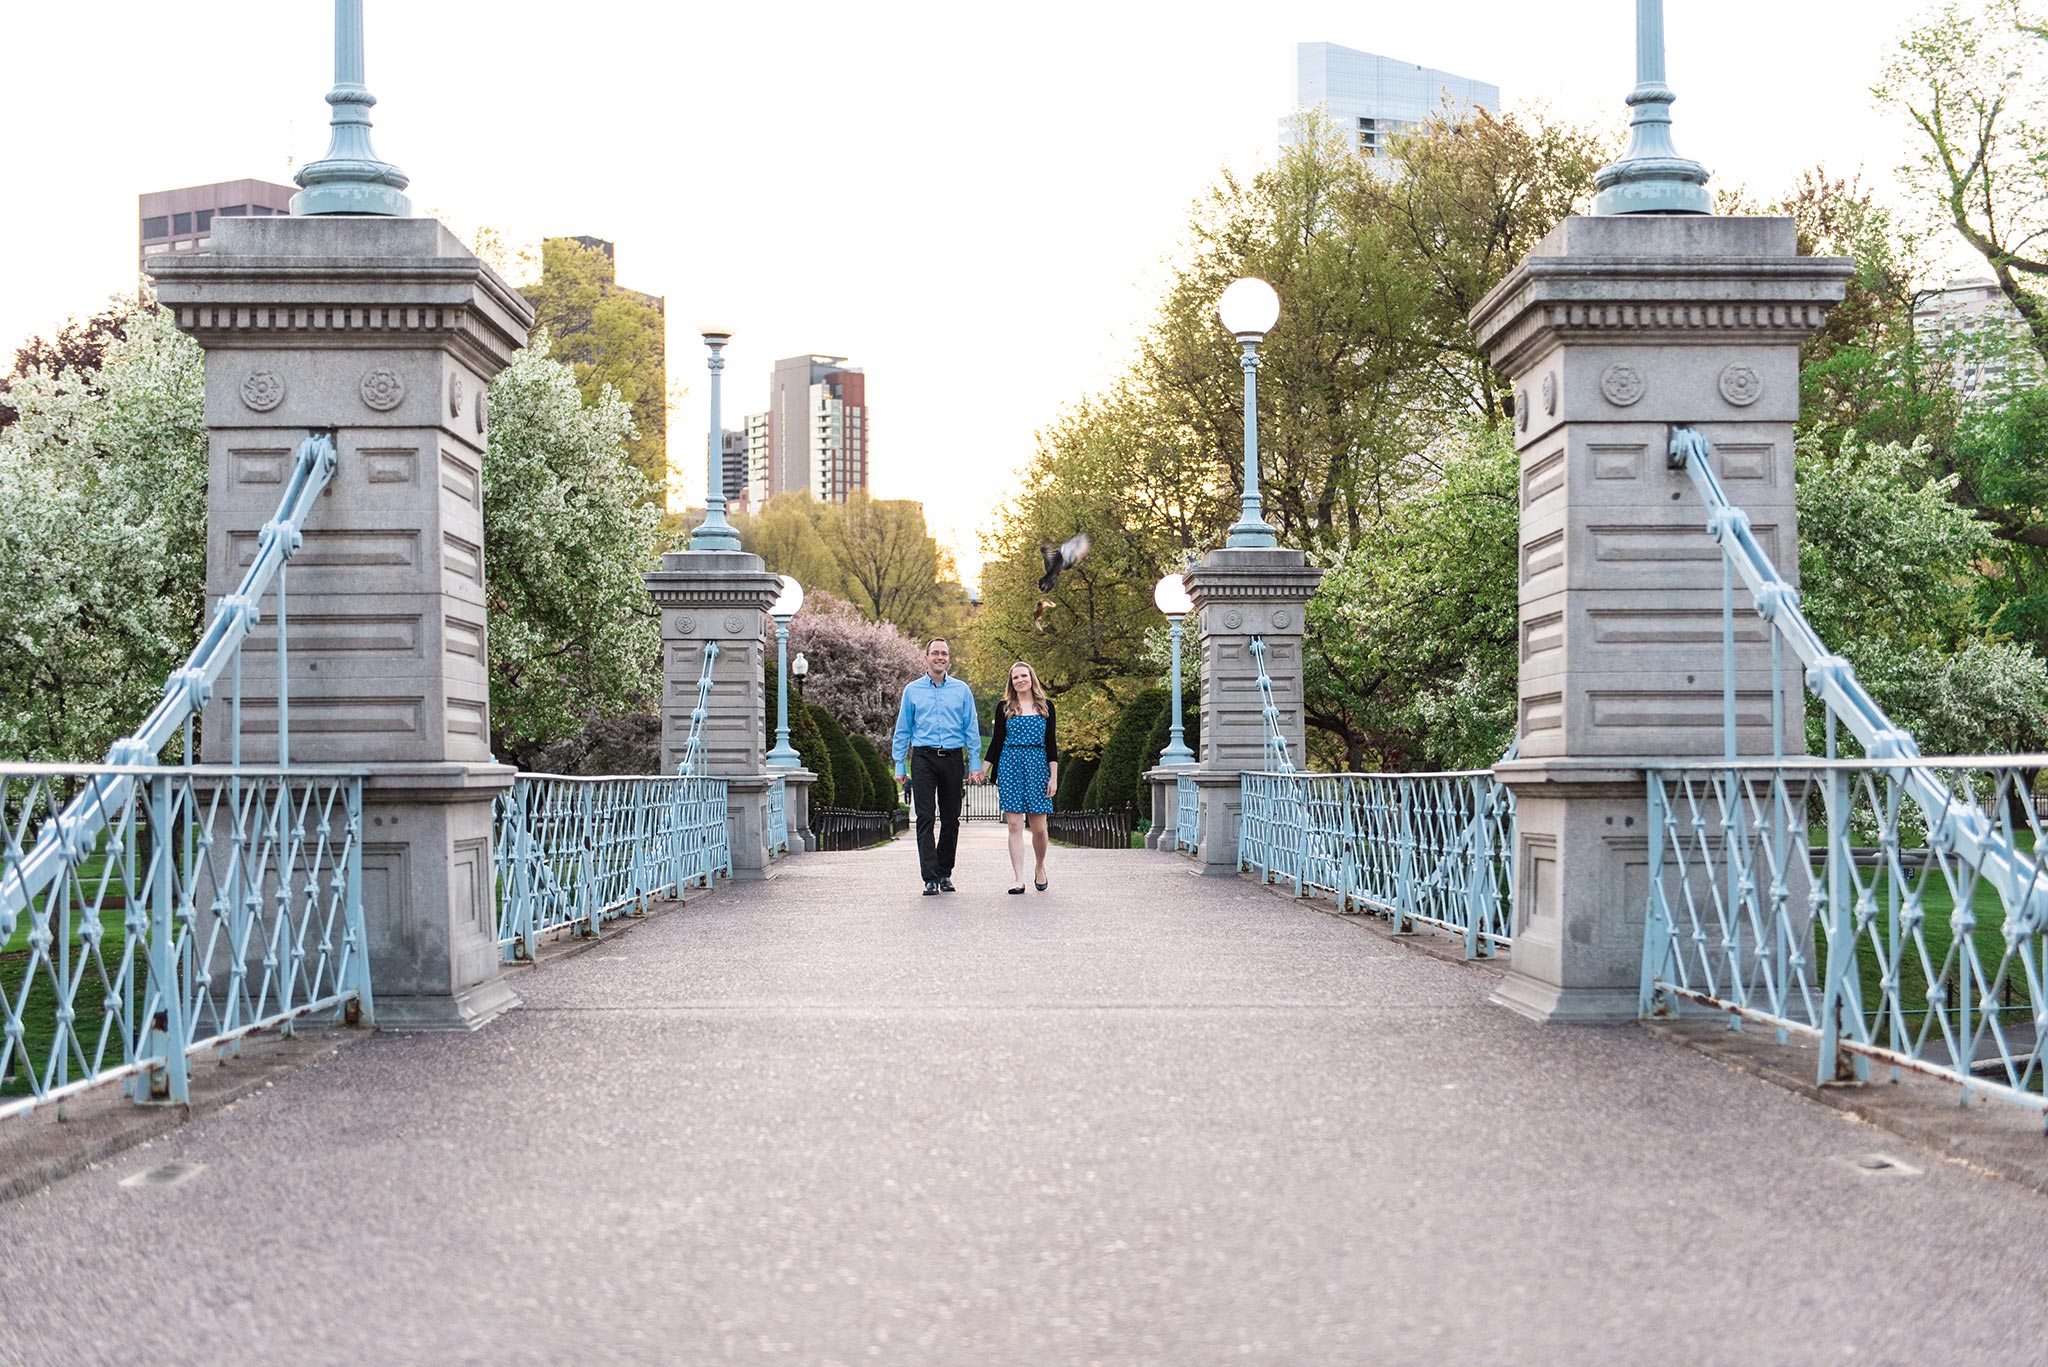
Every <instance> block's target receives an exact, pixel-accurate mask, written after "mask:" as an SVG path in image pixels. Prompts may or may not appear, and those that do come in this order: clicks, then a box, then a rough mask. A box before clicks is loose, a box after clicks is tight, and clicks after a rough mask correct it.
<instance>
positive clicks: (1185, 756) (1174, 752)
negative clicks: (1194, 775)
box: [1159, 744, 1195, 769]
mask: <svg viewBox="0 0 2048 1367" xmlns="http://www.w3.org/2000/svg"><path fill="white" fill-rule="evenodd" d="M1194 762H1195V752H1194V751H1192V750H1190V749H1188V747H1187V746H1186V745H1185V744H1182V745H1169V746H1167V747H1166V748H1165V749H1164V750H1161V751H1160V752H1159V767H1160V768H1162V769H1171V768H1172V767H1173V766H1175V765H1176V764H1193V763H1194Z"/></svg>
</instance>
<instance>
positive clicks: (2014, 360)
mask: <svg viewBox="0 0 2048 1367" xmlns="http://www.w3.org/2000/svg"><path fill="white" fill-rule="evenodd" d="M1913 330H1914V331H1915V332H1916V333H1918V334H1919V335H1920V338H1921V340H1922V341H1923V342H1924V343H1926V344H1927V345H1928V346H1949V347H1953V348H1954V356H1953V359H1952V361H1951V366H1952V369H1953V373H1952V376H1951V379H1952V381H1953V383H1954V385H1955V387H1956V391H1957V392H1958V393H1960V394H1962V395H1963V396H1964V397H1966V398H1974V397H1977V396H1978V395H1987V396H1988V395H1994V394H1997V393H1999V392H2001V391H2003V390H2004V389H2005V387H2006V384H2007V382H2008V381H2010V380H2014V379H2018V378H2020V376H2021V374H2022V373H2023V374H2024V375H2025V377H2026V378H2027V379H2029V380H2032V379H2035V378H2037V377H2038V376H2039V375H2040V373H2041V369H2042V366H2041V357H2040V354H2039V353H2038V352H2036V351H2034V350H2033V348H2032V347H2030V346H2028V345H2027V323H2026V320H2025V319H2024V318H2022V317H2021V316H2020V311H2019V310H2018V309H2016V308H2014V307H2013V304H2012V301H2011V300H2010V299H2008V298H2006V297H2005V291H2003V290H2001V289H2000V288H1999V287H1998V282H1997V281H1996V280H1992V279H1989V278H1975V279H1969V280H1954V281H1950V282H1949V283H1948V284H1946V285H1944V286H1942V287H1941V288H1940V289H1938V290H1927V291H1925V292H1923V293H1922V294H1921V295H1920V296H1919V299H1918V302H1916V303H1915V304H1914V306H1913Z"/></svg>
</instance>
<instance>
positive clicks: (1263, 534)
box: [1223, 521, 1280, 549]
mask: <svg viewBox="0 0 2048 1367" xmlns="http://www.w3.org/2000/svg"><path fill="white" fill-rule="evenodd" d="M1223 544H1224V545H1226V546H1251V547H1255V548H1259V549H1264V548H1266V547H1270V546H1277V545H1279V544H1280V533H1279V532H1278V531H1276V530H1275V529H1274V528H1272V527H1269V526H1267V525H1266V523H1264V522H1263V521H1260V522H1237V523H1233V524H1232V525H1231V528H1230V534H1229V536H1228V538H1227V539H1226V540H1225V541H1224V543H1223Z"/></svg>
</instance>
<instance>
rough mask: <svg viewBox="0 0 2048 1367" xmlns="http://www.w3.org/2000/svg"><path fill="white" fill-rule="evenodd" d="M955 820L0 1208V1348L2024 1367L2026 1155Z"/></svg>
mask: <svg viewBox="0 0 2048 1367" xmlns="http://www.w3.org/2000/svg"><path fill="white" fill-rule="evenodd" d="M999 839H1000V837H999V836H998V835H997V834H996V833H994V832H989V831H980V832H974V833H972V834H971V835H970V837H969V839H968V841H967V842H966V846H965V849H964V851H963V860H962V869H961V882H962V884H963V888H964V890H963V891H962V892H960V893H958V894H956V895H954V896H951V897H943V898H925V897H920V896H918V895H917V885H916V878H915V855H914V851H913V850H912V849H911V848H910V847H909V844H908V842H907V841H903V840H899V841H898V842H896V843H895V844H894V845H892V846H890V847H889V848H887V849H885V850H881V851H875V852H869V853H864V854H842V855H813V856H807V857H805V858H802V859H800V860H798V861H796V862H794V863H793V864H792V865H790V866H789V868H788V872H787V875H786V876H785V877H783V878H781V879H779V880H778V881H776V882H775V883H773V884H771V885H766V886H747V887H740V888H737V889H732V890H726V891H721V892H719V893H718V894H717V896H715V897H713V898H710V899H707V900H706V901H704V902H703V903H701V904H698V905H693V906H691V907H689V908H688V909H686V910H685V911H683V912H682V913H681V914H679V915H667V916H661V917H657V918H654V919H652V920H650V921H649V922H647V923H645V924H642V925H640V926H637V927H635V928H634V929H632V930H630V931H628V932H627V933H625V934H623V935H621V936H619V937H617V938H616V939H614V940H611V941H608V942H606V943H603V944H600V945H598V946H596V947H594V948H592V949H590V950H589V951H588V952H585V953H583V954H581V955H579V956H576V957H573V958H570V959H566V960H563V961H558V962H554V963H551V964H548V965H546V966H545V967H543V968H542V969H540V970H538V971H535V972H530V973H526V974H524V975H523V976H521V977H520V978H519V980H518V987H519V991H520V992H521V993H522V994H523V996H524V997H525V999H526V1003H527V1005H526V1008H525V1009H524V1010H522V1011H519V1012H516V1013H514V1014H513V1015H511V1016H509V1017H507V1018H505V1019H504V1020H501V1021H500V1022H498V1023H497V1024H495V1025H493V1026H492V1027H491V1028H490V1029H489V1030H488V1031H487V1032H485V1033H483V1034H481V1035H478V1036H473V1037H470V1038H465V1039H455V1038H445V1037H417V1036H416V1037H409V1038H408V1037H394V1036H385V1037H378V1038H374V1039H371V1040H369V1041H367V1042H365V1043H363V1044H361V1045H359V1046H357V1047H354V1048H351V1049H347V1050H344V1051H343V1052H342V1053H341V1054H340V1056H338V1057H337V1058H335V1059H333V1060H332V1061H330V1062H327V1063H324V1064H321V1065H318V1066H315V1067H312V1068H309V1069H307V1070H305V1071H303V1072H301V1073H299V1074H297V1075H295V1076H292V1077H290V1078H289V1079H287V1080H286V1081H284V1082H281V1083H279V1084H278V1085H277V1086H276V1087H274V1088H272V1089H270V1090H267V1091H263V1092H260V1093H259V1094H257V1095H256V1096H255V1097H253V1098H250V1099H248V1100H245V1101H243V1102H240V1103H238V1104H237V1105H235V1106H234V1107H232V1108H230V1109H228V1110H226V1111H222V1112H219V1113H215V1114H212V1115H208V1116H205V1117H203V1118H201V1119H199V1120H197V1121H195V1122H194V1123H193V1124H191V1125H189V1126H187V1127H185V1128H183V1129H182V1130H180V1131H178V1132H177V1133H176V1134H175V1135H174V1136H173V1137H171V1138H170V1139H168V1140H166V1141H162V1142H159V1143H157V1144H156V1145H154V1146H153V1147H152V1148H151V1149H150V1150H149V1151H148V1152H147V1153H142V1152H131V1153H129V1154H126V1155H123V1157H122V1158H121V1159H120V1160H117V1161H116V1162H114V1163H111V1164H109V1165H107V1166H106V1167H104V1168H101V1169H99V1170H95V1171H89V1172H85V1173H81V1174H79V1175H77V1176H74V1177H71V1178H69V1179H67V1180H65V1181H63V1182H61V1183H59V1184H57V1185H56V1186H54V1187H52V1188H50V1189H48V1190H45V1191H43V1192H41V1193H38V1194H36V1195H32V1196H29V1197H27V1198H24V1199H22V1200H20V1201H16V1202H13V1203H11V1204H9V1205H6V1206H4V1207H0V1252H4V1267H0V1301H4V1309H0V1363H22V1364H36V1365H37V1367H53V1365H54V1364H64V1363H84V1362H95V1363H96V1362H144V1361H147V1362H151V1363H155V1364H166V1365H167V1364H176V1363H193V1364H201V1363H203V1364H235V1363H265V1364H276V1363H301V1362H304V1363H328V1362H332V1363H343V1362H346V1363H351V1364H361V1363H433V1364H443V1363H471V1362H475V1363H485V1362H488V1363H550V1364H582V1363H629V1364H639V1363H650V1364H651V1363H684V1364H696V1363H713V1362H716V1363H726V1362H743V1363H753V1362H795V1363H848V1364H850V1363H863V1362H887V1363H915V1364H927V1363H929V1364H983V1363H988V1364H1066V1363H1076V1364H1079V1363H1118V1364H1124V1363H1171V1364H1176V1367H1181V1365H1185V1364H1204V1363H1225V1362H1228V1363H1272V1364H1311V1363H1338V1362H1345V1363H1352V1362H1357V1363H1363V1362H1403V1363H1432V1364H1438V1363H1509V1362H1513V1363H1559V1364H1582V1363H1606V1362H1613V1363H1631V1364H1634V1363H1642V1362H1650V1361H1656V1362H1677V1363H1731V1364H1733V1363H1741V1364H1754V1363H1808V1362H1812V1363H1822V1362H1827V1363H1833V1362H1853V1363H1902V1364H1903V1363H1915V1364H1917V1363H1928V1362H1943V1363H1977V1362H1982V1363H2003V1364H2010V1363H2019V1362H2026V1361H2038V1360H2040V1355H2041V1352H2042V1348H2041V1344H2042V1343H2043V1341H2044V1340H2043V1330H2044V1329H2048V1302H2044V1300H2043V1298H2042V1296H2041V1295H2040V1288H2041V1284H2042V1267H2043V1265H2044V1264H2043V1258H2042V1253H2043V1250H2044V1247H2048V1241H2044V1238H2043V1229H2044V1218H2048V1202H2044V1200H2043V1198H2041V1197H2039V1196H2036V1195H2035V1194H2033V1193H2032V1192H2030V1191H2027V1190H2025V1189H2024V1188H2022V1187H2019V1186H2017V1185H2014V1184H2011V1183H2007V1182H2003V1181H2000V1180H1997V1179H1995V1178H1991V1177H1986V1176H1982V1175H1979V1174H1977V1173H1975V1172H1972V1171H1970V1170H1967V1169H1964V1168H1962V1167H1959V1166H1955V1165H1951V1164H1946V1163H1942V1162H1940V1161H1937V1160H1933V1159H1931V1158H1929V1157H1928V1156H1927V1155H1925V1154H1924V1153H1921V1152H1920V1151H1917V1150H1913V1149H1911V1148H1910V1147H1909V1146H1905V1147H1902V1141H1899V1140H1897V1139H1892V1138H1890V1137H1889V1136H1884V1135H1882V1134H1881V1133H1880V1132H1877V1131H1873V1130H1871V1129H1869V1128H1867V1127H1864V1126H1860V1125H1857V1124H1855V1123H1854V1122H1851V1121H1849V1120H1847V1119H1845V1118H1844V1117H1843V1116H1842V1115H1840V1114H1838V1113H1836V1112H1833V1111H1830V1110H1827V1109H1824V1108H1822V1107H1820V1106H1817V1105H1815V1104H1813V1103H1812V1102H1810V1101H1807V1100H1805V1099H1802V1098H1799V1097H1796V1096H1793V1095H1790V1094H1787V1093H1785V1092H1781V1091H1778V1090H1776V1089H1773V1088H1771V1087H1768V1086H1766V1085H1764V1084H1762V1083H1759V1082H1757V1081H1755V1080H1754V1079H1751V1078H1748V1077H1744V1076H1741V1075H1738V1074H1736V1073H1733V1072H1730V1071H1727V1070H1725V1069H1724V1068H1722V1067H1721V1066H1719V1065H1718V1064H1716V1063H1715V1062H1714V1061H1712V1060H1711V1059H1708V1058H1705V1057H1702V1056H1701V1055H1699V1054H1696V1053H1693V1052H1690V1051H1687V1050H1684V1049H1681V1048H1678V1047H1675V1046H1674V1045H1672V1044H1670V1043H1669V1042H1666V1041H1659V1040H1656V1039H1653V1038H1651V1037H1649V1036H1648V1035H1646V1034H1644V1033H1643V1032H1641V1031H1638V1030H1636V1029H1633V1028H1624V1029H1611V1030H1576V1031H1574V1030H1567V1029H1555V1028H1552V1029H1539V1028H1537V1027H1535V1026H1532V1025H1529V1024H1527V1023H1525V1022H1523V1021H1521V1020H1519V1019H1517V1018H1515V1017H1513V1016H1511V1015H1508V1014H1507V1013H1505V1012H1502V1011H1500V1010H1497V1009H1493V1008H1490V1007H1487V1006H1486V1005H1485V1004H1484V1001H1485V997H1486V993H1487V991H1488V988H1489V985H1490V981H1491V980H1490V978H1489V977H1488V976H1487V975H1486V974H1484V973H1482V972H1478V971H1475V970H1472V969H1468V968H1464V967H1461V966H1459V965H1457V964H1454V963H1447V962H1443V961H1439V960H1437V959H1435V958H1432V957H1430V956H1429V955H1426V954H1422V953H1418V952H1416V951H1415V950H1413V949H1411V948H1408V947H1405V946H1402V945H1400V944H1397V943H1393V942H1390V941H1389V940H1387V939H1386V938H1384V937H1382V936H1380V935H1377V934H1375V933H1373V932H1371V931H1369V930H1367V929H1365V928H1363V927H1361V926H1359V925H1356V924H1353V923H1350V922H1347V921H1344V920H1340V919H1338V918H1336V917H1333V916H1329V915H1325V914H1320V913H1318V912H1316V911H1313V910H1310V909H1308V908H1305V907H1298V906H1292V905H1290V904H1288V903H1287V902H1286V901H1284V900H1282V899H1279V898H1277V897H1275V896H1273V895H1272V894H1270V893H1265V892H1261V891H1259V890H1257V889H1255V888H1253V887H1251V886H1249V885H1248V884H1235V883H1230V882H1218V881H1213V880H1212V881H1204V880H1201V879H1197V878H1194V877H1192V876H1191V875H1189V874H1188V873H1187V872H1185V871H1184V866H1182V865H1179V864H1177V863H1176V862H1175V861H1172V860H1169V859H1166V858H1163V857H1160V856H1155V855H1146V854H1139V853H1109V852H1091V851H1059V852H1057V853H1056V855H1055V862H1054V873H1053V877H1054V880H1055V881H1054V886H1053V890H1052V891H1051V892H1050V893H1048V894H1045V895H1038V894H1035V893H1034V894H1027V895H1026V896H1024V897H1021V898H1020V897H1008V896H1005V895H1003V893H1002V891H1001V888H1002V886H1003V884H1004V883H1005V882H1006V881H1007V878H1006V875H1007V865H1006V863H1005V861H1004V858H1003V854H1002V850H1001V846H1000V843H999ZM1887 1140H1888V1141H1889V1142H1888V1143H1887V1142H1886V1141H1887ZM1873 1147H1888V1148H1890V1149H1892V1150H1894V1151H1897V1152H1903V1153H1909V1154H1915V1155H1917V1157H1916V1159H1915V1161H1917V1162H1920V1163H1922V1164H1924V1166H1925V1168H1926V1171H1925V1172H1924V1173H1923V1174H1922V1175H1920V1176H1918V1177H1912V1178H1905V1179H1890V1180H1873V1179H1871V1178H1869V1177H1865V1176H1861V1175H1858V1173H1856V1172H1855V1171H1853V1170H1852V1169H1851V1168H1849V1167H1847V1166H1844V1165H1843V1164H1842V1163H1841V1162H1839V1161H1838V1160H1839V1159H1840V1158H1841V1157H1842V1156H1843V1155H1851V1154H1856V1153H1863V1152H1868V1151H1869V1150H1871V1149H1872V1148H1873ZM174 1161H182V1162H191V1163H199V1164H204V1168H203V1169H202V1170H201V1171H199V1172H198V1173H197V1174H196V1175H194V1176H192V1177H190V1178H189V1179H188V1180H185V1181H183V1182H181V1183H179V1184H177V1185H171V1186H155V1187H151V1186H123V1185H121V1179H122V1178H123V1177H126V1176H129V1175H131V1174H133V1173H135V1172H137V1171H140V1170H142V1169H145V1168H149V1167H152V1166H154V1165H157V1164H160V1163H166V1162H174Z"/></svg>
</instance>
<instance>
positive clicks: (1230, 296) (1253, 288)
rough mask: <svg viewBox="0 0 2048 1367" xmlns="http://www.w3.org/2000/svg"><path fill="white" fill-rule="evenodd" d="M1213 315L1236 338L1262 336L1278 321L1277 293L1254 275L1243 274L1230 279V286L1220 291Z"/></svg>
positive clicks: (1245, 338)
mask: <svg viewBox="0 0 2048 1367" xmlns="http://www.w3.org/2000/svg"><path fill="white" fill-rule="evenodd" d="M1216 316H1217V317H1219V318H1221V319H1222V320H1223V326H1224V327H1226V328H1228V329H1229V330H1230V335H1231V336H1233V337H1235V338H1237V339H1238V340H1239V341H1249V340H1253V339H1256V338H1259V337H1263V336H1265V335H1266V334H1267V333H1269V332H1271V331H1272V330H1273V324H1275V323H1277V322H1279V321H1280V296H1279V295H1277V294H1275V293H1273V287H1272V286H1271V285H1269V284H1267V283H1266V282H1265V281H1263V280H1261V279H1259V278H1258V277H1257V276H1256V275H1247V276H1246V277H1245V278H1244V279H1242V280H1233V281H1231V282H1230V288H1228V289H1226V290H1224V291H1223V297H1222V298H1221V299H1218V300H1217V301H1216Z"/></svg>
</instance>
